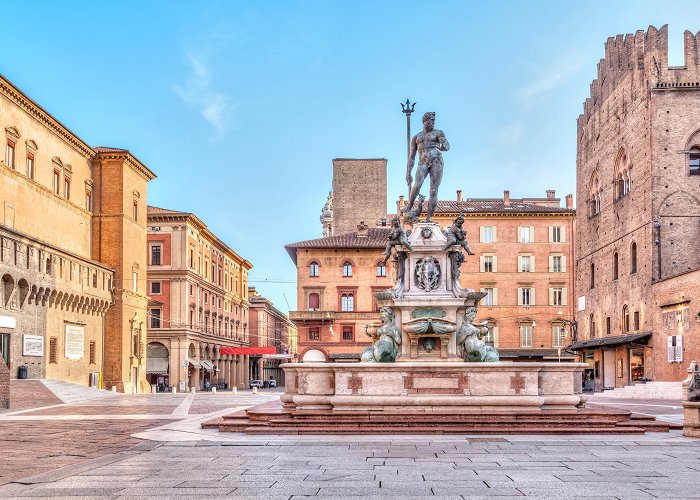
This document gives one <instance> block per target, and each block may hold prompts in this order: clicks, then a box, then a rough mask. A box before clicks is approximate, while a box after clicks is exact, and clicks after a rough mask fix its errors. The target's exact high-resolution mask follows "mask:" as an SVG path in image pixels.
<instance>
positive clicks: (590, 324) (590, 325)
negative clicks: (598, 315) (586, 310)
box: [588, 313, 595, 339]
mask: <svg viewBox="0 0 700 500" xmlns="http://www.w3.org/2000/svg"><path fill="white" fill-rule="evenodd" d="M588 338H591V339H594V338H595V320H594V319H593V313H591V315H590V316H588Z"/></svg>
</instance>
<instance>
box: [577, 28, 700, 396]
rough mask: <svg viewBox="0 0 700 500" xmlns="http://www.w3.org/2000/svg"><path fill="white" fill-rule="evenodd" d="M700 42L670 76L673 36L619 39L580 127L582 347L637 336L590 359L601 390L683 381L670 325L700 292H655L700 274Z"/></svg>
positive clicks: (692, 41) (658, 33) (697, 39)
mask: <svg viewBox="0 0 700 500" xmlns="http://www.w3.org/2000/svg"><path fill="white" fill-rule="evenodd" d="M699 43H700V33H698V34H693V33H691V32H689V31H686V32H685V65H684V66H681V67H670V66H669V65H668V31H667V27H666V26H663V27H662V28H661V29H656V28H654V27H649V29H648V30H647V31H646V32H644V31H637V32H636V33H635V34H628V35H624V36H623V35H618V36H617V37H615V38H612V37H611V38H609V39H608V41H607V42H606V44H605V57H604V58H603V59H601V60H600V62H599V63H598V78H597V79H595V80H594V81H593V82H592V83H591V91H590V92H591V93H590V97H589V98H588V99H586V102H585V104H584V110H583V114H581V115H580V116H579V118H578V122H577V129H578V131H577V132H578V135H577V158H576V181H577V196H576V199H577V204H578V206H577V231H576V248H575V252H576V263H577V272H576V284H575V298H576V299H577V320H578V324H579V333H580V338H582V339H584V340H585V339H588V338H604V339H605V338H610V337H615V336H620V337H622V336H627V337H628V339H627V340H625V339H619V342H617V341H615V342H613V343H612V344H610V345H609V346H608V348H607V349H602V348H600V347H598V348H595V349H590V350H589V351H588V352H585V350H583V351H584V358H585V359H587V360H588V361H589V362H590V363H591V365H592V366H591V368H592V370H591V371H593V363H594V360H595V378H596V380H595V383H596V386H597V387H619V386H623V385H626V384H628V383H632V382H634V380H638V379H640V378H652V379H657V380H661V379H663V378H667V379H676V378H677V376H678V377H680V376H682V375H681V371H682V368H681V367H680V366H671V365H670V364H669V361H667V357H666V353H667V344H668V345H670V343H669V338H667V337H668V336H669V335H670V334H672V333H673V331H671V332H667V333H664V332H663V328H661V327H660V325H661V321H662V320H661V318H662V316H663V314H665V313H667V312H668V311H667V310H668V309H669V307H670V308H675V307H681V305H682V304H685V306H682V307H686V308H687V302H689V301H687V300H686V299H687V297H685V296H686V295H692V293H690V294H688V293H687V292H689V291H690V290H688V288H687V286H685V285H684V288H678V290H677V293H675V292H674V293H675V295H677V297H675V295H674V294H673V293H672V294H671V295H674V297H675V298H669V299H668V300H666V299H664V301H661V300H660V299H659V297H658V296H657V294H656V293H654V286H655V285H656V284H658V283H661V282H664V281H666V280H670V279H675V277H677V276H680V275H684V274H687V273H691V272H692V271H694V270H696V269H698V268H700V252H698V251H697V248H698V246H697V241H698V237H700V54H699V52H698V44H699ZM698 285H700V283H699V284H698ZM695 289H696V290H697V287H696V288H695ZM661 302H664V303H661ZM695 307H696V308H697V304H695ZM685 314H686V317H687V312H686V313H685ZM681 317H682V316H681ZM646 334H648V335H646ZM635 335H637V336H636V337H634V336H635ZM645 335H646V336H645ZM631 337H634V338H633V339H631ZM630 339H631V340H630ZM603 351H605V352H603ZM676 372H678V373H676ZM678 380H680V379H679V378H678Z"/></svg>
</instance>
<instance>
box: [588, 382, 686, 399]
mask: <svg viewBox="0 0 700 500" xmlns="http://www.w3.org/2000/svg"><path fill="white" fill-rule="evenodd" d="M596 395H597V396H599V397H603V398H612V399H616V398H617V399H683V387H682V383H681V382H647V383H646V384H635V385H627V386H625V387H619V388H617V389H614V390H609V391H603V392H602V393H598V394H596Z"/></svg>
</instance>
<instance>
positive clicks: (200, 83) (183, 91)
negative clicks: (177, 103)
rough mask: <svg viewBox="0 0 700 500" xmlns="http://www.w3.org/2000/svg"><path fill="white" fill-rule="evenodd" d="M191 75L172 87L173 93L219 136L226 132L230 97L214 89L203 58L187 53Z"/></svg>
mask: <svg viewBox="0 0 700 500" xmlns="http://www.w3.org/2000/svg"><path fill="white" fill-rule="evenodd" d="M185 55H186V57H187V61H188V62H189V64H190V69H191V73H190V75H189V76H188V77H187V79H186V80H185V82H184V84H181V85H179V84H176V85H173V92H175V94H176V95H177V96H178V97H179V98H180V99H182V101H183V102H184V103H185V104H187V105H188V106H190V107H192V108H195V109H196V110H197V111H198V112H199V114H200V115H201V116H202V118H204V119H205V120H206V121H207V122H208V123H209V124H210V125H211V126H212V127H213V128H214V131H215V132H216V134H217V136H221V135H222V134H223V133H224V131H225V130H226V112H227V111H228V110H229V108H230V101H231V99H230V97H229V96H228V95H227V94H226V93H224V92H222V91H218V90H216V89H215V88H214V85H213V77H212V74H211V71H210V69H209V67H208V66H207V63H206V61H205V60H204V58H203V57H201V56H197V55H195V54H193V53H192V52H187V53H186V54H185Z"/></svg>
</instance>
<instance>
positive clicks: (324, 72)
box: [0, 0, 700, 311]
mask: <svg viewBox="0 0 700 500" xmlns="http://www.w3.org/2000/svg"><path fill="white" fill-rule="evenodd" d="M3 18H4V19H5V20H10V19H15V20H16V22H4V23H3V39H4V40H5V44H4V46H5V50H3V51H2V53H1V54H0V73H2V74H3V75H5V76H6V77H7V78H9V79H10V80H11V81H12V82H14V83H15V84H16V85H18V86H19V87H20V89H22V90H23V91H24V92H25V93H27V94H28V95H29V96H30V97H31V98H33V99H34V100H36V101H37V102H38V103H40V104H41V105H42V106H44V107H45V108H46V109H47V110H48V111H49V112H50V113H52V114H53V115H54V116H56V117H57V118H58V119H59V120H61V121H62V122H63V123H64V124H65V125H66V126H68V127H69V128H71V129H72V130H73V131H74V132H75V133H77V134H78V135H79V136H81V137H82V138H83V139H84V140H85V141H86V142H88V143H89V144H92V145H95V146H97V145H100V146H113V147H123V148H127V149H130V150H131V151H132V152H133V153H134V154H135V155H136V156H137V157H138V158H139V159H140V160H141V161H143V162H144V163H145V164H146V165H148V166H149V167H150V168H151V169H152V170H153V171H154V172H155V173H156V174H157V175H158V178H157V179H156V180H155V181H153V182H152V183H151V185H150V187H149V193H148V196H149V203H151V204H153V205H157V206H161V207H166V208H170V209H176V210H183V211H191V212H194V213H196V214H197V215H198V216H199V217H200V218H201V219H202V220H204V221H205V222H206V223H207V224H208V225H209V227H210V228H211V229H212V230H213V231H214V232H215V233H216V234H217V235H219V236H220V237H221V238H222V239H223V240H224V241H226V242H227V243H228V244H229V245H230V246H231V247H232V248H233V249H234V250H236V251H237V252H238V253H240V254H241V255H242V256H244V257H246V258H248V259H249V260H250V261H251V262H253V264H254V265H255V268H254V269H253V271H252V273H251V284H253V285H256V286H257V287H258V289H259V290H260V291H261V292H262V293H263V294H264V295H266V296H267V297H269V298H270V299H271V300H273V301H274V302H275V304H276V305H277V306H278V307H279V308H280V309H282V310H284V311H286V310H287V309H288V308H287V304H286V301H285V296H286V299H287V300H288V301H289V304H290V306H291V308H292V309H295V308H296V291H295V290H296V287H295V285H294V280H295V269H294V267H293V265H292V262H291V260H290V259H289V257H288V256H287V254H286V252H285V251H284V249H283V246H284V244H286V243H291V242H294V241H300V240H304V239H309V238H315V237H318V236H320V225H319V221H318V216H319V214H320V209H321V207H322V206H323V203H324V202H325V199H326V195H327V193H328V191H329V189H330V187H331V171H332V170H331V169H332V164H331V160H332V159H333V158H336V157H356V158H363V157H364V158H375V157H383V158H387V159H388V160H389V203H390V204H391V205H393V202H394V200H396V199H397V198H398V196H399V195H400V194H403V191H404V190H405V181H404V176H405V162H406V158H405V157H406V152H405V151H406V143H405V141H406V137H405V133H406V131H405V118H404V115H403V114H402V113H401V107H400V105H399V103H400V102H402V101H405V99H406V98H407V97H409V98H411V100H415V101H418V104H417V106H416V111H417V113H416V115H414V116H415V117H416V119H415V120H414V131H416V129H417V127H418V124H419V118H420V116H421V115H422V113H423V112H425V111H436V112H437V127H438V128H440V129H442V130H444V131H445V133H446V135H447V138H448V140H449V141H450V144H451V149H450V152H449V153H447V154H446V155H445V161H446V167H445V176H444V178H443V183H442V188H441V197H442V198H452V199H453V198H454V196H455V195H454V192H455V190H456V189H462V190H463V191H464V195H465V196H468V197H488V196H501V195H502V192H503V190H504V189H510V191H511V195H512V196H514V197H521V196H543V195H544V192H545V190H546V189H556V190H557V193H558V194H559V195H561V196H563V195H565V194H566V193H573V192H574V182H575V179H574V173H575V153H576V143H575V136H576V117H577V116H578V115H579V113H580V112H581V109H582V103H583V101H584V99H585V98H586V96H587V95H588V91H589V84H590V81H591V80H592V79H593V78H595V75H596V63H597V62H598V60H599V59H600V58H601V57H602V56H603V44H604V42H605V40H606V38H607V37H609V36H614V35H616V34H618V33H631V32H634V31H635V30H637V29H646V28H647V27H648V26H649V25H650V24H653V25H655V26H657V27H660V26H662V25H663V24H666V23H668V24H669V45H670V52H671V54H670V62H671V64H678V65H680V64H682V53H683V52H682V47H683V37H682V34H683V31H684V30H685V29H690V30H693V31H697V30H700V2H697V1H695V2H685V1H678V0H676V1H674V2H644V1H641V0H637V1H606V2H603V1H587V2H561V1H549V2H545V1H538V2H525V1H493V2H467V1H431V2H427V1H422V2H410V1H395V2H389V1H376V0H375V1H371V2H370V1H349V0H348V1H345V2H339V1H331V0H323V1H303V2H302V1H299V2H292V1H288V2H282V1H279V2H272V1H253V2H251V1H246V2H243V1H230V0H228V1H209V2H193V1H188V2H184V1H147V2H144V1H123V2H79V1H71V2H48V1H46V2H31V3H30V2H5V3H4V4H3ZM388 208H391V207H388Z"/></svg>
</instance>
